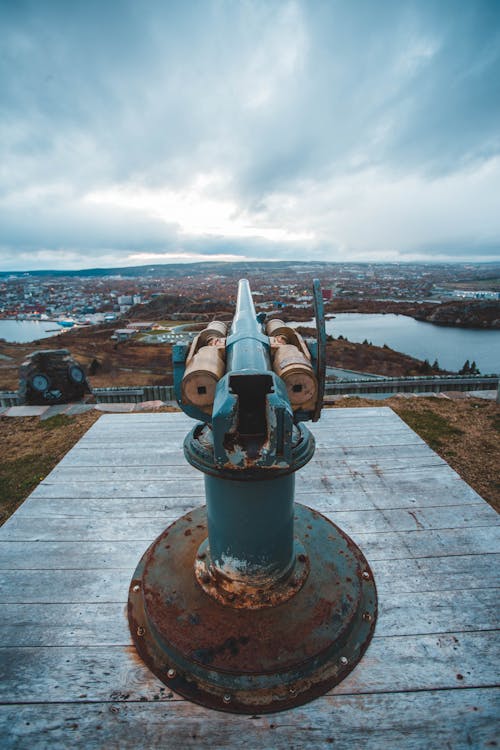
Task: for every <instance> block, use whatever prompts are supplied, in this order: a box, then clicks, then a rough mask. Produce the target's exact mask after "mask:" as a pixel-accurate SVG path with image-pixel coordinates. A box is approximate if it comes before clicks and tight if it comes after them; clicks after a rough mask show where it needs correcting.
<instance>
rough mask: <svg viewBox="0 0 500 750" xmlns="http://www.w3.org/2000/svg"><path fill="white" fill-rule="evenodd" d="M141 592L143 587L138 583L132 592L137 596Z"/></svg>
mask: <svg viewBox="0 0 500 750" xmlns="http://www.w3.org/2000/svg"><path fill="white" fill-rule="evenodd" d="M140 590H141V587H140V586H139V584H138V583H136V584H135V586H133V587H132V591H133V592H134V593H136V594H137V592H138V591H140Z"/></svg>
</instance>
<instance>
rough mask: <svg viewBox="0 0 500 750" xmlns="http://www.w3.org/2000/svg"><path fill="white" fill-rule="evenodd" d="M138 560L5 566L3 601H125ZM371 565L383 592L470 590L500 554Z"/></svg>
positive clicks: (486, 581)
mask: <svg viewBox="0 0 500 750" xmlns="http://www.w3.org/2000/svg"><path fill="white" fill-rule="evenodd" d="M133 565H134V563H132V564H131V565H129V566H128V567H125V568H109V569H106V570H97V569H80V570H79V569H76V570H75V569H63V570H57V569H54V570H36V571H33V570H22V569H21V570H18V569H11V570H0V590H1V596H2V602H4V603H18V604H22V603H30V602H46V601H47V599H48V596H49V594H48V593H47V592H50V600H51V601H52V602H54V603H57V602H73V603H76V604H78V603H81V604H85V603H88V602H100V601H106V602H124V601H125V598H126V594H125V593H124V592H127V591H128V585H129V582H130V578H131V575H132V567H133ZM372 570H373V574H374V576H375V580H376V582H377V587H378V589H379V594H380V593H381V592H384V590H385V591H388V592H390V594H391V596H388V598H387V601H388V602H392V600H393V598H395V597H396V595H398V594H401V593H402V594H413V593H419V594H421V593H425V592H436V591H438V592H439V591H444V592H453V591H466V590H470V589H472V590H474V589H478V588H483V587H484V586H491V587H492V588H499V587H500V554H497V555H493V554H492V555H456V556H452V557H432V558H419V559H408V560H375V561H372Z"/></svg>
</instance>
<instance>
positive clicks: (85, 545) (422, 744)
mask: <svg viewBox="0 0 500 750" xmlns="http://www.w3.org/2000/svg"><path fill="white" fill-rule="evenodd" d="M190 425H192V422H191V421H190V420H188V419H187V418H186V417H185V416H184V415H183V414H166V413H161V414H123V415H121V414H120V415H110V416H104V417H101V419H99V421H98V422H97V423H96V424H95V425H94V426H93V427H92V428H91V429H90V430H89V432H88V433H87V434H86V435H85V436H84V437H83V438H82V439H81V440H80V441H79V442H78V444H77V445H76V446H75V447H74V448H73V450H71V451H70V452H69V453H68V454H67V456H66V457H65V458H64V459H63V460H62V461H61V463H60V464H59V465H58V466H57V467H56V468H55V469H54V471H52V473H51V474H50V475H49V476H48V477H47V478H46V479H45V480H44V481H43V482H41V484H40V485H39V486H38V487H37V488H36V490H35V491H34V492H33V494H32V495H31V496H30V497H29V499H28V500H27V501H26V502H25V503H24V504H23V505H22V507H21V508H20V509H19V510H18V511H17V512H16V513H15V515H14V516H13V517H12V518H11V519H10V520H9V521H8V522H7V523H6V524H5V525H4V527H3V528H2V529H0V585H1V593H0V597H1V599H0V600H1V602H2V610H1V611H2V616H1V618H0V644H1V648H0V704H1V705H0V747H1V748H13V747H16V748H38V747H50V748H73V747H84V748H156V747H158V748H160V747H161V748H166V747H167V748H170V747H172V748H181V749H182V750H184V748H191V747H193V748H205V747H206V748H240V747H241V748H245V749H246V750H256V749H257V748H286V750H289V749H290V748H308V749H309V748H328V747H334V748H336V749H337V750H339V748H349V750H358V748H383V750H389V748H391V749H392V748H394V749H396V750H405V749H406V748H412V750H413V749H415V748H422V749H424V748H425V750H428V749H429V748H471V747H472V748H482V747H484V748H489V747H492V746H495V745H496V742H497V741H498V726H499V721H498V716H499V692H498V690H497V689H495V685H497V684H498V633H497V632H495V628H498V621H497V618H496V607H497V595H498V592H497V587H498V570H499V568H498V552H499V544H498V539H499V536H500V534H499V524H498V517H497V515H496V513H495V512H494V511H493V510H492V509H491V508H490V507H489V506H488V505H487V504H486V503H485V502H484V501H483V500H482V499H481V498H480V497H479V496H478V495H477V494H476V493H475V492H474V491H473V490H472V489H471V488H470V487H469V486H468V485H466V484H465V483H464V482H463V481H462V480H461V479H460V478H459V477H458V475H457V474H456V473H455V472H454V471H453V470H452V469H451V468H450V467H449V466H448V465H447V464H446V463H445V462H444V461H443V460H442V459H441V458H439V457H438V456H437V455H436V454H435V453H433V452H432V451H431V450H430V449H429V448H428V447H427V446H426V445H425V444H424V443H423V442H422V441H421V440H420V439H419V438H418V437H417V436H416V435H415V433H413V432H412V431H411V430H410V429H409V428H408V427H407V426H406V425H405V424H404V423H403V422H402V421H401V420H400V419H399V418H398V417H397V416H396V415H395V414H394V413H393V412H392V411H391V410H390V409H388V408H386V407H381V408H368V409H335V410H326V411H324V413H323V416H322V418H321V421H320V422H319V423H318V424H317V425H313V427H312V429H313V431H314V433H315V435H316V438H317V451H316V454H315V457H314V459H313V460H312V461H311V463H310V464H309V465H308V466H307V467H306V468H305V469H303V470H302V471H301V472H299V473H298V475H297V500H298V501H299V502H302V503H304V504H306V505H309V506H311V507H314V508H317V509H318V510H320V511H321V512H323V513H324V514H326V515H327V516H328V517H329V518H331V519H332V520H333V521H334V522H335V523H337V524H338V525H339V526H341V527H342V528H343V529H344V530H345V531H346V532H347V533H348V534H350V535H351V536H352V537H353V539H354V540H355V541H356V542H357V543H358V544H359V545H360V547H361V548H362V550H363V552H364V553H365V555H366V556H367V558H368V560H369V562H370V564H371V566H372V569H373V571H374V574H375V578H376V582H377V586H378V593H379V610H380V613H379V619H378V623H377V628H376V631H375V637H374V639H373V641H372V643H371V645H370V647H369V649H368V651H367V653H366V655H365V657H364V658H363V660H362V661H361V663H360V664H359V665H358V666H357V667H356V669H355V670H354V671H353V672H352V673H351V674H350V675H349V676H348V677H347V679H346V680H345V681H344V682H342V683H341V684H340V685H338V686H337V687H336V688H334V689H333V690H332V691H331V692H330V693H329V694H328V695H325V696H324V697H322V698H319V699H317V700H315V701H314V702H312V703H310V704H308V705H306V706H303V707H300V708H297V709H294V710H291V711H287V712H283V713H279V714H273V715H269V716H265V717H248V716H237V715H228V714H222V713H218V712H214V711H209V710H207V709H204V708H201V707H199V706H195V705H193V704H191V703H188V702H187V701H185V700H183V699H181V698H179V696H177V695H174V694H172V693H171V692H170V691H169V689H168V688H167V687H165V686H164V685H163V684H162V683H160V682H159V681H158V680H157V679H156V678H155V677H153V676H152V675H151V673H150V672H149V671H148V670H147V669H146V668H145V667H144V666H143V664H142V662H141V661H140V660H139V659H138V658H137V657H136V655H135V652H134V649H133V648H132V646H131V641H130V637H129V632H128V624H127V619H126V614H125V606H126V601H127V594H128V584H129V580H130V578H131V575H132V572H133V570H134V568H135V565H136V563H137V561H138V560H139V558H140V557H141V555H142V553H143V552H144V550H145V549H146V547H147V546H148V545H149V544H150V542H151V541H152V540H153V539H154V538H155V537H156V536H157V535H158V534H159V533H160V532H161V531H162V530H163V529H164V528H165V526H167V525H168V524H169V523H170V522H171V521H172V520H173V519H175V518H176V517H178V516H179V515H181V514H183V513H184V512H186V511H187V510H189V509H190V508H192V507H193V506H196V505H199V504H200V503H201V502H202V499H203V482H202V478H201V475H200V474H198V473H197V472H196V471H195V470H194V469H192V468H191V467H189V466H188V465H187V464H186V462H185V460H184V457H183V455H182V450H181V445H182V440H183V438H184V436H185V434H186V432H187V429H188V426H190Z"/></svg>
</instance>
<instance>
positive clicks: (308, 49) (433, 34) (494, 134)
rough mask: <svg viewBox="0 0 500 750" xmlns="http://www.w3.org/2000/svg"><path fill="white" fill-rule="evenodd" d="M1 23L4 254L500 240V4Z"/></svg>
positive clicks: (303, 253) (247, 6)
mask: <svg viewBox="0 0 500 750" xmlns="http://www.w3.org/2000/svg"><path fill="white" fill-rule="evenodd" d="M0 24H1V26H2V29H3V31H2V35H3V44H2V48H1V51H0V56H1V58H0V59H1V65H0V71H2V72H1V73H0V123H1V124H0V144H1V145H0V149H1V152H0V246H1V247H2V248H3V251H0V264H3V265H4V266H5V265H6V264H8V267H12V268H14V267H16V262H15V261H16V257H14V258H13V257H12V256H13V255H14V256H17V258H18V259H19V260H20V261H22V262H23V263H25V264H26V263H28V258H29V257H31V258H33V259H35V260H36V261H40V262H43V263H44V264H49V265H54V266H57V265H58V263H59V264H62V265H64V263H65V262H68V257H69V256H68V255H67V253H72V255H71V258H72V260H71V262H72V263H74V262H76V263H77V262H78V252H80V253H81V265H82V266H89V265H93V264H94V260H93V258H94V257H95V258H98V257H102V256H103V253H105V256H106V258H108V259H110V261H113V260H116V264H120V263H122V262H123V261H124V260H125V261H127V258H128V255H129V254H133V253H134V252H136V251H137V252H139V251H141V252H144V253H147V252H150V253H160V252H165V253H167V254H168V253H174V252H175V253H186V257H188V256H189V255H190V254H194V255H199V254H201V255H203V254H206V255H211V256H212V255H215V256H217V255H238V256H242V257H245V256H246V257H273V258H279V257H283V258H294V257H300V258H304V257H311V258H315V259H316V258H321V259H325V260H329V259H331V260H342V259H344V258H345V259H347V258H349V259H351V258H353V257H360V258H364V257H370V258H377V257H378V258H380V259H386V258H391V259H394V258H397V257H401V258H402V259H404V258H410V257H457V258H462V257H483V256H486V255H487V256H488V257H491V256H493V257H494V256H495V254H496V253H497V252H498V247H499V239H500V219H498V217H497V214H498V210H496V209H495V206H494V204H493V201H492V200H491V197H490V195H491V191H493V192H495V191H496V194H498V191H499V190H500V161H499V153H500V134H499V129H498V122H499V121H500V90H499V89H500V4H498V3H494V2H490V0H483V1H481V0H477V1H476V2H474V3H456V2H452V1H451V0H443V1H442V2H439V3H435V2H431V1H430V0H429V1H426V0H424V1H419V2H416V1H415V2H411V1H409V0H408V1H406V2H390V1H389V0H386V1H385V2H380V3H373V2H369V1H368V0H358V1H357V2H356V3H351V2H347V0H343V1H340V0H339V1H338V2H329V1H326V0H325V2H320V1H318V2H306V1H305V0H304V2H289V3H282V2H265V1H264V0H261V1H257V0H255V1H254V2H250V1H249V2H244V3H233V2H229V1H221V2H218V1H216V0H213V2H207V1H202V0H200V1H199V2H195V1H194V0H191V2H169V3H164V2H159V0H150V2H148V3H135V2H132V1H130V2H126V1H122V0H115V1H114V2H109V3H101V2H96V1H95V0H92V1H90V0H89V1H87V2H73V3H67V2H64V1H63V0H60V1H57V0H46V2H44V3H39V2H34V1H33V2H22V1H21V0H18V2H16V3H10V2H0ZM485 170H486V171H485ZM140 190H147V191H149V192H148V193H147V195H149V196H151V209H149V208H148V206H147V205H144V202H143V203H142V204H141V205H138V204H137V205H136V204H133V194H134V191H136V192H137V191H140ZM155 191H157V193H158V198H157V200H156V199H155ZM165 191H166V193H167V194H168V195H167V198H165V199H164V198H162V196H164V195H165ZM401 191H406V192H405V193H404V195H401ZM124 192H125V194H126V196H127V198H126V201H125V202H124V199H123V195H124ZM176 194H179V195H181V196H182V200H181V202H180V204H179V201H176V200H175V195H176ZM380 195H386V196H387V197H388V199H387V200H386V201H383V200H381V199H380V198H379V197H378V196H380ZM429 195H432V204H431V203H430V202H429V199H428V197H427V196H429ZM89 196H90V197H89ZM99 196H101V198H102V200H101V202H99ZM103 196H104V198H103ZM131 196H132V197H131ZM405 196H406V198H405ZM163 200H165V205H164V208H163V209H162V208H161V206H162V201H163ZM208 201H211V203H208ZM153 204H154V205H153ZM190 206H192V207H193V208H192V213H193V217H192V218H193V226H192V227H191V228H190V226H189V220H188V219H187V218H186V211H188V209H189V207H190ZM214 213H215V214H216V215H217V214H219V213H220V220H219V221H218V222H215V223H214V221H213V220H211V219H210V217H207V214H210V215H213V214H214ZM457 217H458V220H457ZM424 223H425V226H424ZM286 233H289V234H296V235H297V236H300V237H303V239H302V240H301V242H299V243H298V242H297V241H296V240H294V239H293V238H292V239H290V238H289V237H287V236H285V235H286ZM464 248H470V250H469V251H467V250H465V249H464ZM2 252H3V254H2ZM29 253H31V256H30V255H29ZM37 253H38V254H37ZM64 253H66V255H65V254H64ZM2 259H3V260H2ZM59 259H60V260H59Z"/></svg>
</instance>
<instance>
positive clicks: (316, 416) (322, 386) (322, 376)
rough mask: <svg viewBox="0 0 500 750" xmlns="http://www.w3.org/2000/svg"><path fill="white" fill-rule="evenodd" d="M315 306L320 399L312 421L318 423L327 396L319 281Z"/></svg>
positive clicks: (323, 322)
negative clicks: (324, 398)
mask: <svg viewBox="0 0 500 750" xmlns="http://www.w3.org/2000/svg"><path fill="white" fill-rule="evenodd" d="M313 304H314V317H315V318H316V338H317V342H318V353H317V358H316V377H317V379H318V399H317V401H316V408H315V409H314V412H313V417H312V421H313V422H317V421H318V419H319V418H320V416H321V408H322V406H323V397H324V395H325V377H326V329H325V312H324V309H323V294H322V292H321V284H320V283H319V279H314V281H313Z"/></svg>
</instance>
